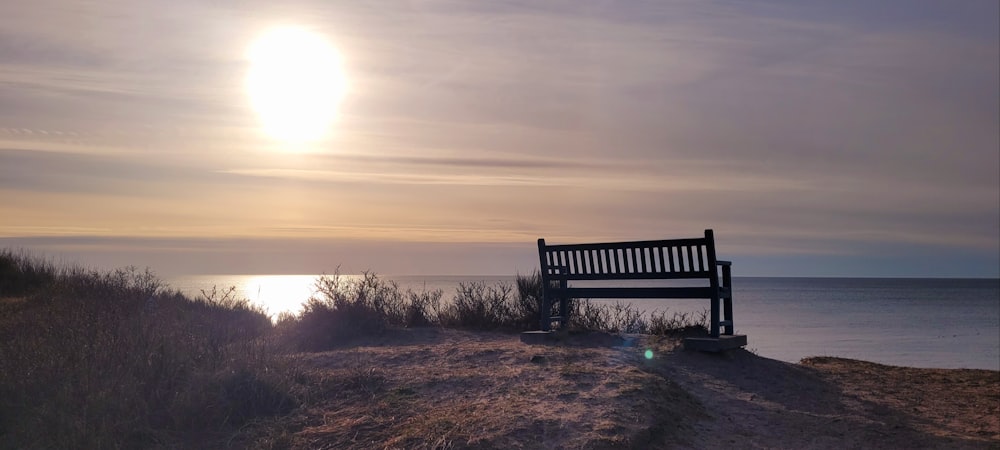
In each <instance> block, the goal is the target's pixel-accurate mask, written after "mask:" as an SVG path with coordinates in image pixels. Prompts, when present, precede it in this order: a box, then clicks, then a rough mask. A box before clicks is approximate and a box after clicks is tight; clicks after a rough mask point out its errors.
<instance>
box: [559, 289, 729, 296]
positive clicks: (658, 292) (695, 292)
mask: <svg viewBox="0 0 1000 450" xmlns="http://www.w3.org/2000/svg"><path fill="white" fill-rule="evenodd" d="M551 292H552V295H553V296H554V297H556V298H559V297H568V298H706V297H709V298H711V297H712V288H710V287H634V288H618V287H570V288H566V289H559V288H552V290H551Z"/></svg>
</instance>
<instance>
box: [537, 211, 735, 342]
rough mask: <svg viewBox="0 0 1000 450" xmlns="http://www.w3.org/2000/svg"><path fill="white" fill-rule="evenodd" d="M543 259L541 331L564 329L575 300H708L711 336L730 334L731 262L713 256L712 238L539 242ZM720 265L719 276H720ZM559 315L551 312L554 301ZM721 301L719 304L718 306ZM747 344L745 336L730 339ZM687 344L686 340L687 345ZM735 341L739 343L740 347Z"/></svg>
mask: <svg viewBox="0 0 1000 450" xmlns="http://www.w3.org/2000/svg"><path fill="white" fill-rule="evenodd" d="M538 259H539V262H540V263H541V276H542V308H541V316H542V317H541V329H542V331H543V332H547V331H549V330H551V327H552V323H553V322H559V325H560V327H565V325H566V324H567V322H568V319H569V312H570V308H569V302H570V301H571V299H575V298H620V299H633V298H636V299H638V298H706V299H709V300H711V302H712V307H711V322H710V323H709V332H710V335H711V338H710V339H714V340H715V341H718V340H719V339H720V337H735V336H734V335H733V291H732V272H731V266H732V263H731V262H729V261H719V260H718V259H716V257H715V236H714V234H713V233H712V230H705V237H700V238H692V239H671V240H661V241H634V242H612V243H601V244H569V245H547V244H546V243H545V239H539V240H538ZM720 268H721V271H722V274H721V277H720V275H719V269H720ZM634 280H705V284H707V286H695V287H688V286H657V287H647V286H635V285H634V284H635V283H634ZM573 281H626V283H622V284H623V285H627V284H628V283H629V282H633V283H632V284H633V286H630V287H574V286H572V285H571V284H570V282H573ZM555 301H558V302H559V313H558V315H555V316H553V315H552V309H553V308H552V307H553V305H554V302H555ZM720 304H721V305H720ZM739 342H742V345H746V336H742V339H732V343H734V344H738V343H739ZM687 344H688V343H687V342H685V345H686V346H688V345H687ZM742 345H737V346H742Z"/></svg>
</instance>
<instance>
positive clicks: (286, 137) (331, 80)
mask: <svg viewBox="0 0 1000 450" xmlns="http://www.w3.org/2000/svg"><path fill="white" fill-rule="evenodd" d="M247 57H248V59H249V60H250V68H249V71H248V72H247V77H246V89H247V94H248V95H249V97H250V102H251V104H252V106H253V108H254V110H255V111H256V112H257V114H258V115H259V117H260V120H261V122H262V125H263V128H264V131H265V132H266V133H267V134H268V135H270V136H271V137H273V138H275V139H278V140H281V141H284V142H289V143H300V142H311V141H316V140H319V139H321V138H322V137H323V136H324V135H325V133H326V131H327V129H328V128H329V126H330V124H331V123H332V122H333V119H334V117H335V115H336V112H337V104H338V103H339V102H340V99H341V97H342V96H343V94H344V87H345V81H344V74H343V69H342V66H341V60H340V55H339V53H338V52H337V50H336V49H335V48H334V47H333V46H332V45H330V43H329V42H327V40H326V39H324V38H323V36H321V35H319V34H317V33H314V32H312V31H309V30H306V29H302V28H295V27H284V28H276V29H273V30H271V31H269V32H267V33H265V34H264V35H262V36H261V37H260V38H258V39H257V40H256V41H254V43H253V44H251V45H250V47H249V49H248V51H247Z"/></svg>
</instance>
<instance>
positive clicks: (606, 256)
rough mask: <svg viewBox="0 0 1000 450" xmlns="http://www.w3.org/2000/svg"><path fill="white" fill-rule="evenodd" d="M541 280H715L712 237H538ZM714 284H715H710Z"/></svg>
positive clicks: (708, 232) (714, 257) (713, 241)
mask: <svg viewBox="0 0 1000 450" xmlns="http://www.w3.org/2000/svg"><path fill="white" fill-rule="evenodd" d="M538 258H539V260H540V263H541V272H542V279H543V280H546V281H549V280H553V281H554V280H567V281H569V280H676V279H698V278H701V279H708V280H717V276H718V275H717V272H716V256H715V237H714V235H713V234H712V230H705V237H702V238H692V239H671V240H661V241H633V242H611V243H601V244H568V245H546V244H545V239H539V240H538ZM713 284H715V283H713Z"/></svg>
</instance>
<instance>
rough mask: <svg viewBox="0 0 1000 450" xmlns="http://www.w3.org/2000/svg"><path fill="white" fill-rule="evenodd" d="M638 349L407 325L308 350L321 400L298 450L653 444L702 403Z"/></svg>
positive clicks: (311, 407)
mask: <svg viewBox="0 0 1000 450" xmlns="http://www.w3.org/2000/svg"><path fill="white" fill-rule="evenodd" d="M639 353H640V352H639V351H638V350H637V349H635V348H627V347H618V348H615V347H564V346H557V347H533V346H526V345H524V344H522V343H520V341H519V340H518V338H517V337H516V336H512V335H509V334H502V333H501V334H493V333H482V332H479V333H469V332H462V331H453V330H435V329H419V330H402V331H397V332H396V333H394V334H393V335H392V336H384V337H382V338H381V340H372V341H371V342H369V343H368V344H367V345H360V346H358V347H353V348H350V349H343V350H334V351H327V352H321V353H312V354H306V355H302V358H303V364H304V365H305V366H309V367H312V368H313V369H312V370H311V371H310V372H309V373H308V377H309V378H310V379H311V380H312V381H311V382H310V383H308V384H310V385H313V386H316V389H315V391H314V392H313V394H312V395H311V396H310V397H311V398H312V399H313V400H312V401H310V402H309V404H308V406H306V409H305V412H304V414H302V415H301V416H300V417H299V418H298V419H297V420H298V422H297V423H298V425H299V426H301V428H302V431H301V432H299V433H298V434H296V435H295V438H294V443H293V446H294V447H296V448H359V449H360V448H647V447H648V446H650V445H654V446H660V445H662V444H663V443H664V442H667V441H669V440H672V439H680V438H682V436H683V435H684V434H685V430H687V429H689V424H688V423H687V422H688V421H689V420H690V418H691V417H692V416H695V417H697V416H698V415H699V414H703V412H702V409H701V408H700V406H699V404H698V402H697V401H696V400H695V399H694V398H693V397H691V396H690V395H688V394H686V393H685V392H684V391H682V390H681V389H679V388H678V386H677V385H676V384H674V383H671V382H670V381H668V380H666V379H664V378H663V377H662V376H660V375H658V374H656V373H653V372H650V371H648V370H645V368H644V367H643V361H642V358H641V355H640V354H639Z"/></svg>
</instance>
